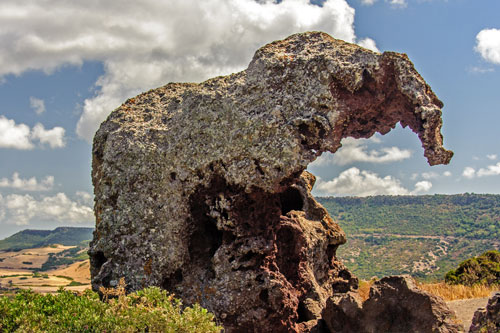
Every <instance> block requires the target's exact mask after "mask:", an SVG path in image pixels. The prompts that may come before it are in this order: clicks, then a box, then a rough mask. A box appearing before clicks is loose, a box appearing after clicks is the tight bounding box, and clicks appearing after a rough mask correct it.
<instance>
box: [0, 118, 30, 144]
mask: <svg viewBox="0 0 500 333" xmlns="http://www.w3.org/2000/svg"><path fill="white" fill-rule="evenodd" d="M0 148H14V149H32V148H33V144H32V143H31V140H30V128H29V127H28V126H27V125H24V124H19V125H16V122H15V121H14V120H11V119H7V118H5V117H4V116H0Z"/></svg>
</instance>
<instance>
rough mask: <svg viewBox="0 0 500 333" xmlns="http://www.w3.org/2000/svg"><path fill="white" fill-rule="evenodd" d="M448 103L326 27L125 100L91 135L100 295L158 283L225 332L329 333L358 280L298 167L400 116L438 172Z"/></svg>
mask: <svg viewBox="0 0 500 333" xmlns="http://www.w3.org/2000/svg"><path fill="white" fill-rule="evenodd" d="M442 106H443V104H442V103H441V101H440V100H439V99H438V98H437V97H436V95H435V94H434V93H433V92H432V90H431V88H430V87H429V86H428V85H427V84H426V82H425V81H424V80H423V79H422V77H421V76H420V75H419V74H418V73H417V72H416V71H415V69H414V66H413V64H412V63H411V62H410V61H409V60H408V58H407V56H406V55H404V54H398V53H394V52H385V53H382V54H380V53H375V52H372V51H369V50H366V49H363V48H361V47H359V46H357V45H353V44H349V43H345V42H343V41H340V40H336V39H334V38H332V37H331V36H329V35H327V34H325V33H321V32H309V33H302V34H296V35H292V36H290V37H288V38H286V39H284V40H281V41H276V42H273V43H270V44H268V45H266V46H264V47H262V48H261V49H259V50H258V51H257V52H256V53H255V56H254V57H253V59H252V61H251V63H250V65H249V66H248V68H247V69H246V70H244V71H242V72H239V73H236V74H232V75H229V76H224V77H217V78H213V79H210V80H208V81H205V82H202V83H199V84H194V83H170V84H167V85H166V86H163V87H160V88H157V89H154V90H151V91H148V92H146V93H143V94H141V95H139V96H136V97H134V98H131V99H129V100H127V101H126V102H125V103H124V104H123V105H122V106H120V107H119V108H118V109H116V110H115V111H113V112H112V113H111V114H110V116H109V117H108V119H107V120H106V121H105V122H103V124H102V125H101V127H100V129H99V130H98V132H97V133H96V135H95V138H94V145H93V151H92V153H93V161H92V180H93V184H94V191H95V198H96V199H95V200H96V203H95V215H96V230H95V232H94V239H93V241H92V243H91V248H90V251H89V254H90V258H91V275H92V286H93V288H94V289H95V290H98V289H99V287H101V286H105V287H109V286H113V285H115V284H116V283H117V281H118V279H119V278H120V277H125V279H126V283H127V285H128V288H129V289H130V290H136V289H139V288H143V287H145V286H150V285H155V286H160V287H162V288H164V289H167V290H169V291H171V292H173V293H175V294H176V296H178V297H180V298H181V299H182V300H183V302H184V303H185V304H190V303H194V302H199V303H200V304H201V305H202V306H203V307H206V308H207V309H209V310H210V311H213V312H214V313H215V314H216V316H217V318H218V320H219V321H220V322H221V323H222V324H223V325H224V326H225V328H226V330H227V331H228V332H236V331H237V332H245V331H250V332H252V331H255V332H268V331H274V332H291V331H314V330H316V331H318V330H326V331H327V330H328V328H327V326H328V325H325V320H324V319H322V317H323V312H324V310H325V307H326V305H327V301H328V300H329V299H330V298H331V297H333V296H335V295H337V296H339V295H344V296H345V297H348V295H349V293H350V292H353V291H355V290H356V288H357V279H356V278H355V277H354V276H352V274H351V273H350V272H349V271H348V270H347V269H346V268H345V267H344V265H343V264H342V263H341V262H340V261H339V260H338V259H337V258H336V250H337V247H338V246H339V245H341V244H343V243H345V241H346V238H345V234H344V232H343V231H342V230H341V229H340V228H339V226H338V224H337V223H335V222H334V221H333V220H332V219H331V218H330V216H329V215H328V214H327V212H326V210H325V209H324V208H323V207H322V206H321V205H320V204H318V203H317V202H316V201H315V200H314V198H313V197H312V196H311V193H310V191H311V189H312V186H313V184H314V176H312V175H311V174H309V173H307V172H305V171H304V170H305V169H306V167H307V165H308V164H309V163H310V162H312V161H314V160H315V159H316V158H317V157H318V156H319V155H321V153H323V152H325V151H329V152H332V153H334V152H335V151H336V150H337V149H338V148H339V147H340V142H341V140H342V138H345V137H354V138H367V137H370V136H372V135H373V134H374V133H376V132H379V133H382V134H385V133H387V132H389V131H390V130H391V129H392V128H394V127H395V125H396V124H397V123H398V122H399V123H401V124H402V125H403V126H404V127H406V126H408V127H409V128H410V129H411V130H412V131H413V132H415V133H416V134H417V135H418V137H419V138H420V140H421V142H422V146H423V148H424V155H425V156H426V157H427V160H428V162H429V163H430V164H431V165H435V164H446V163H448V162H449V161H450V159H451V157H452V152H450V151H448V150H445V149H444V148H443V147H442V135H441V133H440V128H441V124H442V120H441V107H442ZM344 296H342V297H344Z"/></svg>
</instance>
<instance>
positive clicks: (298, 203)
mask: <svg viewBox="0 0 500 333" xmlns="http://www.w3.org/2000/svg"><path fill="white" fill-rule="evenodd" d="M280 203H281V215H286V213H288V212H290V211H291V210H302V208H303V207H304V200H303V199H302V195H301V194H300V192H299V190H297V189H295V188H293V187H289V188H287V189H286V190H285V191H284V192H282V193H280Z"/></svg>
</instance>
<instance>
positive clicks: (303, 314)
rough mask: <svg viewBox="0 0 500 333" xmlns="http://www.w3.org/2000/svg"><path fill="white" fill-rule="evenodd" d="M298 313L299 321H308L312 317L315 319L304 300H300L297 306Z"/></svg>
mask: <svg viewBox="0 0 500 333" xmlns="http://www.w3.org/2000/svg"><path fill="white" fill-rule="evenodd" d="M297 315H298V316H299V319H298V320H297V323H303V322H306V321H309V320H311V319H314V318H313V317H312V316H311V313H310V312H309V310H307V308H306V306H305V304H304V302H302V301H301V302H299V306H298V307H297Z"/></svg>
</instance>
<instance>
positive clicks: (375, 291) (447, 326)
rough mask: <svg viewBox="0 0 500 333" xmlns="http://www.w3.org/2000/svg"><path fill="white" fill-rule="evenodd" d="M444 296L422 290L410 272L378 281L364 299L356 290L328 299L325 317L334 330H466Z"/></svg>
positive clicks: (368, 332) (446, 332)
mask: <svg viewBox="0 0 500 333" xmlns="http://www.w3.org/2000/svg"><path fill="white" fill-rule="evenodd" d="M454 317H455V315H454V313H453V312H452V311H451V310H450V309H449V307H448V306H447V305H446V303H445V302H444V301H443V299H441V298H440V297H437V296H434V295H431V294H429V293H427V292H425V291H423V290H420V289H419V288H418V287H417V286H416V284H415V281H414V280H413V279H412V278H411V277H410V276H409V275H401V276H389V277H385V278H382V279H381V280H379V281H376V282H375V283H374V284H373V286H372V287H371V288H370V296H369V298H368V299H367V300H366V301H364V303H361V301H360V300H359V297H358V296H357V294H356V293H352V292H351V293H346V294H344V295H339V294H336V295H334V296H332V297H331V298H330V299H328V301H327V304H326V307H325V309H324V310H323V320H324V321H325V323H326V326H327V327H328V329H329V330H330V332H339V333H340V332H345V333H349V332H357V333H377V332H394V333H399V332H415V333H417V332H421V333H427V332H428V333H431V332H441V333H452V332H464V328H463V327H462V326H461V325H458V324H457V323H456V322H455V321H456V320H455V318H454Z"/></svg>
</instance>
